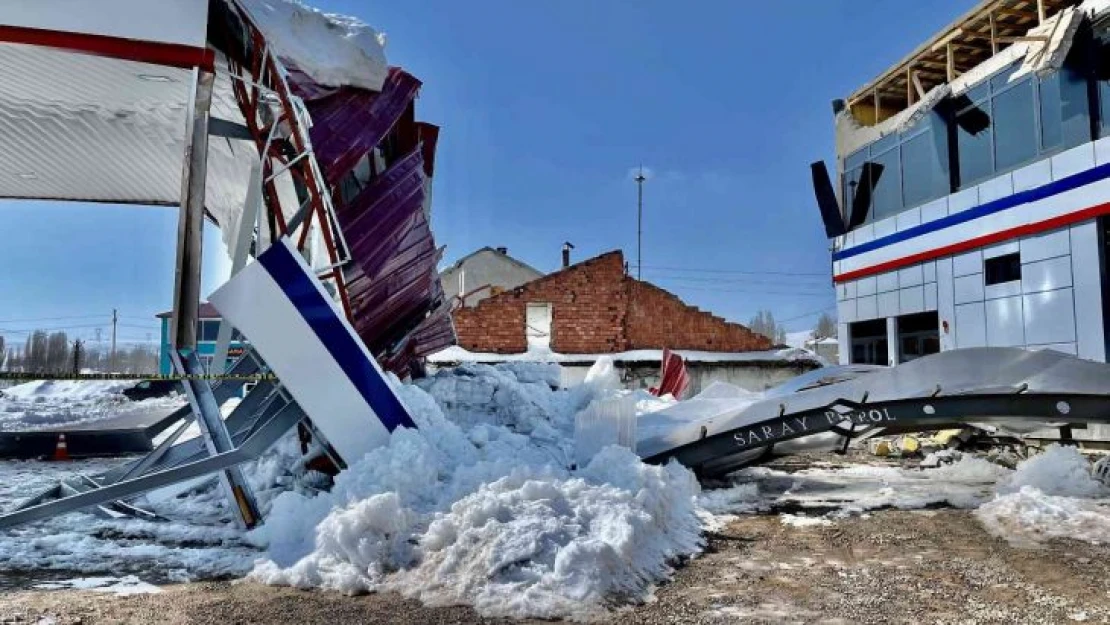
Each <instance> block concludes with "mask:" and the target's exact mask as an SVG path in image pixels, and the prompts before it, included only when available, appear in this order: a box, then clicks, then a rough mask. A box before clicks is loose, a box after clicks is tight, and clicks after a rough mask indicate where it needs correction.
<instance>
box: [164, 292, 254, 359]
mask: <svg viewBox="0 0 1110 625" xmlns="http://www.w3.org/2000/svg"><path fill="white" fill-rule="evenodd" d="M172 315H173V312H172V311H167V312H164V313H159V314H158V315H156V316H157V317H158V318H159V319H161V320H162V339H161V349H160V350H159V359H158V372H159V373H161V374H163V375H166V374H170V373H173V362H171V361H170V351H171V348H170V317H171V316H172ZM220 321H221V318H220V313H219V312H217V311H216V308H215V307H214V306H212V304H209V303H208V302H203V303H201V305H200V314H199V321H198V322H197V323H198V328H197V354H198V355H199V356H200V361H201V363H202V364H203V365H204V368H205V370H206V371H209V372H212V373H214V372H213V371H212V357H213V356H214V355H215V353H216V337H217V336H218V335H219V332H220ZM245 345H246V343H245V342H244V341H243V337H242V335H240V334H239V331H238V330H236V331H235V332H233V333H232V335H231V343H230V344H229V345H228V349H227V365H230V364H231V363H232V362H234V361H235V359H237V358H239V356H242V355H243V348H244V346H245ZM226 369H227V367H226V365H225V368H224V370H225V371H226Z"/></svg>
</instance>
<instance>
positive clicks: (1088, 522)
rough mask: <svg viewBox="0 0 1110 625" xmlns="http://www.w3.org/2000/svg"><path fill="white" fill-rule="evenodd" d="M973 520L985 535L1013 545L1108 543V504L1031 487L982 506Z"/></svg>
mask: <svg viewBox="0 0 1110 625" xmlns="http://www.w3.org/2000/svg"><path fill="white" fill-rule="evenodd" d="M975 516H976V517H977V518H978V519H979V521H980V522H981V523H982V524H983V526H984V527H985V528H986V529H987V531H988V532H990V533H991V534H993V535H995V536H999V537H1001V538H1006V539H1007V540H1009V541H1011V542H1014V543H1019V544H1020V543H1024V542H1032V543H1037V542H1040V541H1042V540H1045V539H1048V538H1073V539H1075V540H1082V541H1085V542H1090V543H1096V544H1098V543H1107V542H1110V504H1108V503H1107V502H1106V501H1102V502H1098V501H1094V500H1090V499H1083V498H1078V497H1061V496H1057V495H1047V494H1045V493H1043V492H1041V491H1040V490H1037V489H1036V488H1034V487H1032V486H1022V487H1021V490H1019V491H1017V492H1016V493H1010V494H1007V495H1001V496H999V497H997V498H996V499H995V500H994V501H991V502H989V503H985V504H983V505H982V506H981V507H980V508H979V509H978V510H976V511H975Z"/></svg>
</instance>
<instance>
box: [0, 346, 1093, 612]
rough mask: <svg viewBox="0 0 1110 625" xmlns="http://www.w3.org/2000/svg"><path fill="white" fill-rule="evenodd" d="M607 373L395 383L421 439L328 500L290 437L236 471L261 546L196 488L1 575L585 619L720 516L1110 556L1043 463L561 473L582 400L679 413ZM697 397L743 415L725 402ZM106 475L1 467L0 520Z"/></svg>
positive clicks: (398, 448) (1083, 470)
mask: <svg viewBox="0 0 1110 625" xmlns="http://www.w3.org/2000/svg"><path fill="white" fill-rule="evenodd" d="M610 368H611V363H610V362H607V361H604V360H603V361H602V362H599V363H598V364H597V366H596V367H595V370H594V371H592V372H591V375H589V376H588V377H587V381H586V383H584V384H583V385H582V386H579V387H576V388H573V389H558V388H556V386H557V381H558V379H559V377H560V376H559V369H558V366H557V365H553V364H541V363H525V362H513V363H506V364H501V365H497V366H490V365H486V364H468V365H463V366H460V367H457V368H455V369H451V370H444V371H440V372H438V373H437V374H436V375H434V376H432V377H430V378H427V379H425V380H421V381H420V382H419V383H418V384H417V385H402V384H400V383H397V382H396V381H395V380H394V381H393V382H394V387H395V388H396V390H397V392H398V394H399V395H400V397H401V399H402V401H403V402H404V403H405V405H406V406H408V408H409V409H410V411H411V412H412V414H413V417H414V420H415V421H416V423H417V425H418V426H419V429H417V430H405V429H401V430H397V431H395V432H394V433H393V434H392V436H391V438H390V441H389V443H388V444H387V445H386V446H384V447H381V448H378V449H376V450H374V451H372V452H371V453H369V454H367V455H366V456H365V457H364V458H362V459H360V460H358V461H356V462H354V463H352V464H351V467H350V468H349V469H348V470H347V471H345V472H343V473H341V474H340V475H339V476H337V478H336V479H335V483H334V485H333V486H332V488H331V489H330V490H328V491H326V492H325V491H320V490H317V488H316V486H318V485H319V475H318V474H312V473H311V472H306V471H305V470H304V469H303V467H302V466H301V463H302V460H301V458H300V454H299V451H298V449H297V442H296V438H295V436H293V435H290V436H289V437H287V438H286V439H285V440H284V441H282V442H281V443H279V444H278V445H277V446H276V447H275V448H274V449H272V450H271V451H270V452H268V453H267V455H266V456H265V457H263V458H262V459H260V460H259V461H257V462H254V463H251V464H250V465H248V466H247V467H245V474H246V475H247V477H248V479H249V480H250V481H251V484H252V486H253V487H254V488H256V489H257V495H258V499H259V503H260V506H261V507H262V508H263V510H266V511H268V516H267V522H266V524H265V525H263V526H262V527H261V528H259V529H257V530H254V531H252V532H249V533H244V532H242V531H241V530H239V529H237V528H236V527H235V526H234V525H233V524H232V523H231V522H230V516H229V514H228V511H227V510H226V504H225V502H224V500H223V497H222V495H221V494H220V492H219V490H218V489H216V488H213V487H211V486H209V487H202V488H200V489H199V490H198V492H196V493H194V494H192V495H191V496H189V497H186V498H178V499H169V500H161V501H157V502H155V503H148V505H149V506H150V507H151V508H152V509H153V510H154V511H155V512H156V513H158V514H160V515H162V516H164V517H166V518H167V519H169V522H163V523H152V522H147V521H140V520H134V519H127V520H108V519H102V518H99V517H96V516H93V515H91V514H84V513H81V514H74V515H68V516H66V517H63V518H60V519H55V520H50V521H46V522H42V523H39V524H34V525H31V526H25V527H21V528H17V529H14V530H11V531H9V532H6V533H0V572H3V575H2V576H0V577H9V578H12V577H14V578H17V579H18V578H20V576H24V577H26V578H28V579H31V581H33V582H35V583H42V582H44V581H50V582H53V583H54V584H61V585H63V586H65V585H66V584H68V585H69V586H73V585H74V584H84V583H98V584H99V582H83V581H80V582H75V581H72V578H75V577H76V578H86V577H93V576H96V577H104V576H110V577H112V578H114V579H116V580H129V581H128V582H127V583H125V584H124V586H125V587H126V586H128V585H130V586H136V587H141V582H146V583H150V582H154V583H160V582H164V581H175V580H187V579H203V578H214V577H241V576H244V575H249V576H251V577H252V578H254V579H256V580H260V581H262V582H265V583H270V584H280V585H290V586H295V587H302V588H323V589H331V590H336V591H340V592H345V593H361V592H372V591H378V590H395V591H398V592H400V593H402V594H404V595H406V596H409V597H413V598H417V599H419V600H421V601H422V602H424V603H427V604H432V605H441V604H469V605H473V606H474V607H475V608H476V609H477V610H478V611H479V613H481V614H483V615H486V616H512V617H540V618H557V617H572V618H591V617H594V616H598V615H600V614H602V613H603V612H604V610H606V609H607V607H609V606H612V605H614V604H619V603H621V602H625V601H644V600H649V598H650V596H651V592H652V587H653V585H654V584H656V583H658V582H660V581H662V580H664V579H666V578H667V577H668V576H669V575H670V574H671V568H670V567H671V566H672V564H673V563H674V562H675V561H676V560H680V559H682V558H684V557H689V556H691V555H694V554H696V553H697V552H698V551H699V550H700V549H701V547H702V545H703V532H704V531H713V527H714V526H715V524H719V523H720V522H721V520H722V519H725V518H727V516H726V515H730V514H731V515H735V514H752V513H767V512H774V513H776V514H780V517H779V518H780V520H781V522H782V523H783V524H784V525H786V526H787V527H788V529H789V531H795V530H796V531H813V528H815V527H817V526H824V525H828V524H830V523H832V524H835V523H836V522H837V519H841V518H844V517H846V516H850V515H860V514H865V513H866V511H868V510H874V509H878V508H885V507H894V508H908V509H917V508H924V507H929V506H934V505H949V506H956V507H962V508H975V507H979V506H982V507H981V508H980V509H979V511H978V512H977V513H976V514H977V515H978V518H979V519H980V521H981V522H983V524H984V525H985V526H986V527H987V528H988V529H990V530H991V531H994V532H996V533H998V534H999V535H1004V536H1006V537H1008V538H1012V537H1014V536H1017V535H1022V536H1032V537H1033V538H1034V539H1040V538H1044V537H1055V536H1060V537H1065V536H1066V537H1073V538H1080V539H1083V540H1099V541H1101V540H1110V520H1108V519H1110V514H1108V513H1107V512H1108V511H1107V510H1106V508H1105V506H1106V505H1107V500H1106V499H1105V497H1106V496H1107V494H1106V493H1105V492H1104V491H1103V490H1102V487H1101V485H1100V484H1098V483H1097V482H1094V481H1093V480H1092V479H1091V478H1090V475H1089V472H1088V470H1087V465H1086V460H1085V459H1083V458H1082V457H1081V456H1079V455H1078V454H1077V453H1076V452H1074V451H1073V450H1065V449H1060V448H1054V447H1053V448H1049V449H1048V450H1047V451H1046V452H1045V453H1044V454H1042V455H1040V456H1036V457H1034V458H1032V459H1028V460H1026V461H1024V462H1022V463H1021V464H1020V465H1018V467H1017V469H1016V470H1010V469H1006V468H1003V467H1001V466H998V465H996V464H993V463H990V462H988V461H986V460H983V459H982V458H978V457H973V456H970V455H959V454H943V455H938V456H937V457H935V458H934V459H933V460H935V461H936V465H937V466H934V467H932V468H926V469H918V468H914V469H911V468H899V467H893V466H889V465H884V466H877V465H876V466H872V465H852V466H846V467H844V466H842V467H834V466H832V465H828V466H820V465H818V466H813V467H811V468H808V469H805V470H801V471H797V472H793V473H790V472H785V471H780V470H775V469H770V468H763V467H755V468H749V469H745V470H742V471H740V472H738V473H736V474H734V476H733V478H732V483H731V484H730V485H729V486H728V487H727V488H719V489H713V490H708V491H705V492H700V488H699V486H698V484H697V482H696V481H695V479H694V477H693V475H692V474H691V472H690V471H688V470H687V469H685V468H683V467H681V466H680V465H677V464H674V463H671V464H668V465H664V466H649V465H645V464H643V463H642V462H640V460H639V458H638V457H636V456H635V455H634V454H633V453H632V452H630V451H629V450H627V449H624V448H621V447H617V446H608V447H603V448H602V449H601V450H600V451H599V452H598V453H597V455H596V456H594V457H593V458H592V460H590V461H588V462H585V463H580V464H579V468H577V469H572V468H569V467H571V466H573V465H572V459H573V458H574V455H575V454H574V452H575V449H574V427H575V417H576V415H577V414H578V413H579V412H580V411H581V410H583V409H584V408H585V407H586V406H588V405H589V404H590V403H591V402H593V401H595V400H598V399H605V398H614V397H624V398H632V399H633V400H634V401H636V402H637V404H638V408H637V411H638V412H641V413H642V412H644V411H650V410H656V409H659V408H660V407H662V406H666V405H670V403H671V402H672V400H670V399H668V398H662V399H660V398H651V399H648V398H646V397H640V396H639V395H636V394H635V393H630V392H629V391H623V390H617V389H615V388H614V387H615V386H616V384H614V382H613V380H612V376H611V375H610V374H609V369H610ZM707 392H709V399H715V400H721V401H724V400H727V399H729V398H731V400H732V401H743V400H745V399H746V398H745V397H743V396H739V395H738V393H737V392H736V391H735V390H734V389H729V388H726V387H719V388H711V389H707ZM17 395H26V396H28V397H31V396H35V393H34V392H33V391H31V390H29V389H24V390H21V391H20V392H19V393H17ZM703 399H704V398H703ZM942 456H943V457H942ZM949 461H950V462H949ZM118 462H120V461H119V460H115V461H104V460H100V461H85V462H78V463H68V464H50V463H39V462H11V463H4V464H2V465H0V472H2V473H0V508H5V509H6V508H9V507H10V506H11V504H12V503H13V502H14V501H17V500H18V499H20V498H22V497H26V496H28V495H30V494H33V493H34V492H36V491H37V490H39V489H41V488H42V487H44V486H46V485H49V484H51V483H53V482H54V481H55V480H57V479H58V477H60V476H62V475H66V474H70V473H71V472H72V471H74V470H77V471H80V472H85V473H90V474H91V473H97V472H100V471H103V470H105V469H106V468H108V467H109V466H112V465H113V464H114V463H118ZM42 571H54V572H55V576H54V578H53V579H50V580H44V579H43V578H42V577H41V576H40V574H41V572H42ZM129 575H131V576H134V580H133V581H131V578H129V577H127V576H129ZM32 578H33V579H32ZM59 580H61V581H59ZM66 580H69V581H66ZM116 584H117V582H116V581H108V582H105V583H104V585H105V586H108V587H110V586H112V585H116Z"/></svg>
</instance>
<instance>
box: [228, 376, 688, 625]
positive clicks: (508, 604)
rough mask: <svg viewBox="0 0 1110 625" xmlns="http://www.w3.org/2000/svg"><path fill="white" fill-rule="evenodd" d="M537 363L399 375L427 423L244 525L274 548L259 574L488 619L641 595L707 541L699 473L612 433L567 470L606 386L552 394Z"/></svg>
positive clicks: (567, 612) (583, 612) (578, 610)
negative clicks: (613, 441) (415, 382)
mask: <svg viewBox="0 0 1110 625" xmlns="http://www.w3.org/2000/svg"><path fill="white" fill-rule="evenodd" d="M531 373H535V371H530V372H521V371H518V370H516V369H514V368H512V367H504V366H498V367H489V366H486V365H464V366H462V367H459V368H457V369H455V370H452V371H441V372H440V373H439V374H437V375H436V376H434V377H433V378H430V379H428V380H424V381H421V383H420V386H419V387H417V386H407V385H399V384H397V385H395V388H396V390H397V392H398V394H399V395H400V396H401V398H402V401H404V402H405V404H406V406H408V407H409V409H410V411H411V412H412V414H413V417H414V420H415V421H416V422H417V425H418V427H419V429H418V430H398V431H395V432H394V433H393V435H392V437H391V439H390V442H389V444H388V445H387V446H385V447H381V448H378V449H376V450H374V451H372V452H370V453H369V454H367V455H366V456H365V457H364V458H363V459H362V460H360V461H358V462H356V463H354V464H353V465H352V466H351V467H350V468H349V469H348V470H347V471H345V472H343V473H341V474H340V475H339V476H338V477H337V478H336V482H335V485H334V487H333V488H332V490H331V491H330V492H328V493H324V494H320V495H318V496H316V497H308V496H305V495H304V494H298V493H285V494H282V495H279V496H278V497H277V498H276V499H275V500H274V503H273V507H272V510H271V512H270V516H269V517H268V520H267V523H266V525H265V526H263V527H262V528H260V529H259V530H256V531H255V532H253V533H252V534H251V535H250V537H251V539H252V540H253V541H254V542H255V543H256V544H258V545H260V546H265V548H266V549H267V556H268V559H266V560H264V561H261V562H259V563H258V565H257V566H256V567H255V569H254V571H253V573H252V577H254V578H255V579H258V580H260V581H263V582H265V583H271V584H284V585H291V586H296V587H302V588H307V587H321V588H328V589H334V590H339V591H343V592H348V593H358V592H369V591H377V590H396V591H399V592H402V593H404V594H405V595H407V596H411V597H416V598H419V599H420V600H422V601H424V602H426V603H429V604H459V603H464V604H472V605H474V606H475V608H476V609H477V610H478V611H479V612H480V613H482V614H483V615H487V616H513V617H541V618H556V617H567V616H569V617H582V618H585V617H588V616H590V615H593V614H596V613H597V612H598V611H599V610H602V609H604V606H605V605H607V604H608V603H609V602H610V601H614V600H629V599H631V600H635V599H642V598H643V597H644V596H645V594H646V593H647V592H648V590H649V588H650V586H651V584H652V583H654V582H656V581H659V580H662V579H665V578H666V577H667V576H668V575H669V574H670V572H671V569H670V568H669V564H668V562H670V561H672V560H674V559H676V558H680V557H683V556H688V555H691V554H693V553H695V552H696V551H697V550H698V549H700V546H701V536H700V532H701V523H700V521H699V519H698V515H697V510H696V506H695V497H696V496H697V494H698V485H697V482H696V480H695V479H694V477H693V475H692V474H691V473H690V472H689V471H688V470H686V469H685V468H683V467H681V466H680V465H677V464H674V463H672V464H669V465H666V466H648V465H644V464H643V463H641V462H640V460H639V458H637V457H636V456H635V455H634V454H632V453H631V452H630V451H628V450H627V449H623V448H620V447H616V446H611V447H607V448H605V449H603V450H602V451H601V452H600V453H598V454H597V455H596V456H595V457H594V458H593V460H592V461H591V462H590V463H589V464H588V465H586V466H585V467H584V468H582V469H579V470H569V469H567V466H568V465H569V463H568V462H567V459H568V455H567V453H566V452H567V451H568V445H569V442H570V441H571V434H572V428H573V418H574V414H575V413H576V412H577V411H578V410H580V409H581V408H582V407H583V406H584V405H585V404H586V403H588V402H589V401H590V400H592V399H594V398H596V397H597V396H598V395H597V392H595V391H596V390H597V388H599V387H601V388H604V386H605V384H604V383H600V384H587V385H585V386H584V387H583V389H574V390H570V391H558V390H552V389H551V387H550V386H549V385H548V384H546V383H545V382H540V381H535V377H534V376H531V375H530V374H531ZM601 373H604V372H601ZM606 392H613V391H612V390H611V389H610V390H608V391H606ZM441 405H442V406H443V410H441V408H440V406H441ZM445 412H446V413H447V414H445ZM448 415H450V419H448ZM524 433H528V435H527V436H525V435H524Z"/></svg>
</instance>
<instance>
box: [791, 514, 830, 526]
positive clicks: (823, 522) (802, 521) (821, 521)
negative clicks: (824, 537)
mask: <svg viewBox="0 0 1110 625" xmlns="http://www.w3.org/2000/svg"><path fill="white" fill-rule="evenodd" d="M779 521H782V524H783V525H786V526H789V527H827V526H829V525H832V524H833V522H832V521H830V520H828V519H825V518H822V517H819V516H805V515H802V514H780V515H779Z"/></svg>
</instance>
